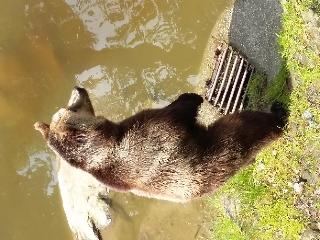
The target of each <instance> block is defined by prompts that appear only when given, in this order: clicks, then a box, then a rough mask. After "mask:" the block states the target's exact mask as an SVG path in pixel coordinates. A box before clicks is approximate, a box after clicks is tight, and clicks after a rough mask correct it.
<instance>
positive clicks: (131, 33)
mask: <svg viewBox="0 0 320 240" xmlns="http://www.w3.org/2000/svg"><path fill="white" fill-rule="evenodd" d="M65 2H66V3H67V4H68V5H69V6H70V7H71V9H72V11H73V12H74V13H75V14H76V15H78V16H79V18H80V19H81V20H82V22H83V24H84V25H85V26H86V28H87V30H88V31H89V32H90V33H92V34H93V35H94V38H95V41H94V43H93V46H92V47H93V48H94V49H95V50H97V51H99V50H102V49H104V48H119V47H128V48H133V47H136V46H138V45H140V44H143V43H149V44H152V45H154V46H157V47H160V48H161V49H163V50H165V51H170V50H171V49H172V47H173V45H174V44H175V43H187V44H192V43H193V42H194V41H195V40H196V35H195V34H193V33H192V32H187V33H186V32H184V31H181V29H180V28H179V20H180V19H179V18H178V14H177V12H178V10H179V7H180V5H181V1H162V0H146V1H144V0H138V1H137V0H92V1H87V0H65Z"/></svg>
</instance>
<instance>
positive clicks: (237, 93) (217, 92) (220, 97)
mask: <svg viewBox="0 0 320 240" xmlns="http://www.w3.org/2000/svg"><path fill="white" fill-rule="evenodd" d="M216 58H217V60H216V63H215V67H214V71H213V74H212V77H211V79H210V80H209V81H208V82H207V86H208V91H207V95H206V97H207V100H208V101H209V102H210V103H212V104H213V106H215V107H217V108H218V109H219V111H220V112H221V113H223V114H228V113H234V112H236V111H241V110H242V109H243V108H244V105H245V98H246V89H247V86H248V82H249V80H250V78H251V76H252V73H253V72H254V67H253V65H251V64H250V63H249V62H248V60H247V59H246V58H245V57H244V56H242V55H241V54H240V53H239V52H237V51H236V50H234V49H233V48H232V47H231V46H229V45H227V44H225V43H221V44H220V45H219V46H218V48H217V49H216Z"/></svg>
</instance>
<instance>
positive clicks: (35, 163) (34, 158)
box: [17, 151, 58, 197]
mask: <svg viewBox="0 0 320 240" xmlns="http://www.w3.org/2000/svg"><path fill="white" fill-rule="evenodd" d="M57 163H58V162H57V161H55V159H54V157H53V156H52V155H50V154H49V153H47V152H45V151H36V152H32V153H30V154H29V155H28V162H27V165H26V166H25V167H23V168H20V169H19V170H17V173H18V174H19V175H21V176H24V177H27V178H29V179H30V178H31V177H32V173H34V172H36V171H38V170H39V169H40V168H43V167H44V168H45V169H47V172H46V174H47V179H48V180H49V183H47V184H46V187H44V192H45V193H46V195H47V196H48V197H50V196H52V194H53V193H54V190H55V186H56V185H57V184H58V178H57V171H58V164H57Z"/></svg>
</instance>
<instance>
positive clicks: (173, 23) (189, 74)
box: [0, 0, 231, 240]
mask: <svg viewBox="0 0 320 240" xmlns="http://www.w3.org/2000/svg"><path fill="white" fill-rule="evenodd" d="M230 2H231V1H225V0H219V1H218V0H215V1H212V0H202V1H191V0H181V1H164V0H150V1H147V0H104V1H103V0H65V1H62V0H52V1H49V0H43V1H41V0H2V1H0V9H1V10H0V13H1V14H0V121H1V124H0V162H1V167H0V210H1V211H0V212H1V217H0V239H1V240H2V239H3V240H10V239H17V240H40V239H41V240H44V239H46V240H50V239H53V240H57V239H59V240H60V239H61V240H64V239H72V236H71V233H70V231H69V229H68V226H67V222H66V220H65V217H64V213H63V209H62V206H61V201H60V197H59V193H58V189H57V185H56V184H57V182H56V176H55V168H56V165H55V164H54V163H55V160H54V155H53V154H52V153H51V152H50V151H49V150H48V148H46V147H45V144H44V142H43V140H42V139H41V137H40V135H39V134H38V133H37V132H36V131H34V130H33V126H32V125H33V123H34V122H35V121H36V120H43V121H47V122H49V120H50V118H51V115H52V113H54V112H55V111H56V109H57V108H59V107H60V106H62V105H64V104H65V102H66V101H67V99H68V97H69V94H70V90H71V88H72V87H73V86H74V85H80V86H84V87H86V88H87V89H88V90H89V92H90V94H91V96H92V97H93V100H94V104H95V107H96V109H97V112H98V114H103V115H105V116H107V117H109V118H110V119H112V120H119V119H122V118H124V117H126V116H128V115H130V114H132V113H135V112H137V111H139V110H141V109H143V108H146V107H156V106H163V105H165V104H166V103H167V102H169V101H171V100H172V99H174V98H175V97H176V96H177V95H178V94H180V93H182V92H185V91H192V90H193V89H194V88H195V86H196V85H197V84H198V81H199V78H198V75H199V66H200V62H201V59H202V55H203V51H204V49H205V46H206V43H207V39H208V37H209V34H210V31H211V29H212V27H213V26H214V24H215V22H216V20H217V18H218V16H219V14H220V13H221V12H222V11H223V9H224V8H226V7H227V5H228V4H229V3H230ZM112 197H113V200H114V201H115V202H116V204H117V206H119V209H121V211H120V210H119V211H115V213H114V214H113V217H114V219H113V223H112V225H111V226H110V228H109V229H107V230H106V231H105V232H104V233H103V234H104V236H109V237H108V238H107V237H106V239H120V240H127V239H128V240H131V239H132V240H135V239H146V240H147V239H173V240H179V239H186V240H188V239H206V238H208V233H207V231H206V227H205V224H204V222H205V212H206V210H205V209H204V207H203V203H202V202H201V201H194V202H191V203H188V204H173V203H168V202H161V201H156V200H150V199H141V198H138V197H135V196H132V195H130V194H119V193H113V196H112Z"/></svg>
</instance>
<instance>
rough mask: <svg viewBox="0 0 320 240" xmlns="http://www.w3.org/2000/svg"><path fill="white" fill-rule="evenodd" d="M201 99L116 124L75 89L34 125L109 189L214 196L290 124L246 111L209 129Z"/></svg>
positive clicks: (178, 197) (192, 97)
mask: <svg viewBox="0 0 320 240" xmlns="http://www.w3.org/2000/svg"><path fill="white" fill-rule="evenodd" d="M202 101H203V100H202V97H201V96H199V95H197V94H193V93H186V94H182V95H181V96H180V97H179V98H178V99H177V100H175V101H174V102H172V103H171V104H170V105H168V106H167V107H164V108H161V109H149V110H144V111H141V112H139V113H137V114H136V115H133V116H132V117H130V118H127V119H125V120H123V121H122V122H119V123H114V122H111V121H109V120H107V119H105V118H103V117H96V116H95V115H94V111H93V107H92V105H91V102H90V99H89V96H88V94H87V92H86V91H85V90H84V89H82V88H75V89H74V90H73V92H72V95H71V99H70V101H69V103H68V107H67V108H66V109H64V108H63V109H60V110H59V111H58V112H57V113H56V114H55V115H54V116H53V119H52V122H51V124H50V126H49V125H47V124H45V123H39V122H38V123H36V124H35V128H36V129H37V130H39V131H40V132H41V133H42V135H43V136H44V138H45V139H46V140H47V144H48V145H49V146H50V148H51V149H52V150H53V151H54V152H55V153H56V154H57V155H58V156H59V157H61V158H62V159H64V160H65V161H67V162H69V163H70V164H71V165H73V166H75V167H77V168H81V169H83V170H84V171H87V172H89V173H91V174H92V175H93V176H95V177H96V178H97V179H98V180H100V181H101V182H103V183H104V184H105V185H106V186H108V187H110V188H112V189H114V190H117V191H129V192H132V193H135V194H138V195H141V196H146V197H153V198H158V199H165V200H170V201H176V202H183V201H187V200H190V199H192V198H195V197H200V196H202V195H203V194H206V193H209V192H212V191H214V190H215V189H216V188H217V187H219V186H220V185H221V184H223V183H224V182H225V181H226V180H227V179H228V178H230V177H231V176H232V175H234V174H235V173H236V172H237V171H238V170H239V169H240V168H242V167H243V166H246V165H247V164H249V163H251V162H252V161H253V159H254V157H255V154H256V153H257V151H258V150H260V149H261V148H262V147H263V146H265V145H266V144H268V143H270V142H271V141H272V140H274V139H276V138H277V137H279V136H280V134H281V133H282V127H283V124H284V123H283V121H282V119H281V116H280V115H281V114H279V112H280V113H281V111H275V112H274V113H264V112H252V111H244V112H241V113H235V114H232V115H227V116H224V117H222V118H220V119H219V120H217V121H216V122H215V123H213V124H212V125H210V126H209V127H208V128H205V127H204V126H201V125H199V124H198V123H197V122H196V116H197V111H198V107H199V106H200V105H201V103H202ZM276 110H277V109H276Z"/></svg>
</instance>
